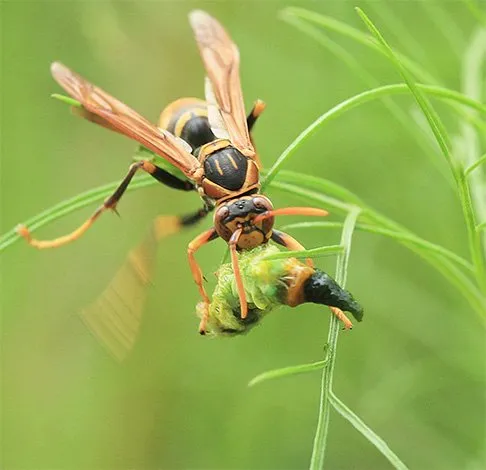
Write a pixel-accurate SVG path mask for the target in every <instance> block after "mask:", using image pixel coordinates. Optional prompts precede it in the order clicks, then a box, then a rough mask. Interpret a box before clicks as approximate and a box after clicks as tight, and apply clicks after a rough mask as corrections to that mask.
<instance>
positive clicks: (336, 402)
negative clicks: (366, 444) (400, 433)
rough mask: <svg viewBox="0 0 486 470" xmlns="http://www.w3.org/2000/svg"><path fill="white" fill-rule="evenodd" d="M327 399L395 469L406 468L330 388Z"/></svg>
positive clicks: (405, 469) (404, 469)
mask: <svg viewBox="0 0 486 470" xmlns="http://www.w3.org/2000/svg"><path fill="white" fill-rule="evenodd" d="M329 401H330V402H331V405H332V406H333V408H334V409H335V410H336V411H337V412H338V413H339V414H340V415H341V416H342V417H343V418H345V419H346V420H347V421H349V423H351V425H352V426H354V427H355V428H356V429H357V430H358V431H359V432H360V433H361V434H363V436H365V437H366V438H367V439H368V441H370V442H371V443H372V444H373V445H374V446H375V447H376V448H377V449H378V450H379V451H380V452H381V453H382V454H383V455H384V456H385V457H386V458H387V459H388V461H389V462H390V463H391V464H392V465H393V467H394V468H396V469H397V470H407V469H408V467H407V466H406V465H405V464H404V463H403V462H402V461H401V460H400V459H399V457H398V456H397V455H396V454H395V453H394V452H393V451H392V450H391V449H390V447H388V444H387V443H386V442H385V441H384V440H383V439H382V438H381V437H380V436H378V434H376V433H375V432H374V431H373V430H372V429H371V428H370V427H369V426H367V425H366V423H365V422H364V421H363V420H362V419H361V418H360V417H359V416H357V415H356V414H355V413H353V412H352V411H351V410H350V409H349V408H348V407H347V406H346V405H345V404H344V403H343V402H342V401H341V400H340V399H339V398H338V397H337V396H336V395H335V394H334V392H333V391H332V390H331V392H330V393H329Z"/></svg>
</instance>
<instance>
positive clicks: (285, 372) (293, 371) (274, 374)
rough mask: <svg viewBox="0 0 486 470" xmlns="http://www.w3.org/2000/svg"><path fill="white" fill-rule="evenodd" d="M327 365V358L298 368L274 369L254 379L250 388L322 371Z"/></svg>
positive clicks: (249, 383)
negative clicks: (267, 382) (270, 381)
mask: <svg viewBox="0 0 486 470" xmlns="http://www.w3.org/2000/svg"><path fill="white" fill-rule="evenodd" d="M326 363H327V358H326V359H323V360H322V361H317V362H311V363H310V364H300V365H298V366H289V367H282V368H281V369H273V370H269V371H266V372H263V373H262V374H259V375H257V376H256V377H253V379H251V380H250V382H248V387H253V386H254V385H257V384H261V383H262V382H266V381H267V380H273V379H280V378H283V377H290V376H292V375H299V374H306V373H307V372H313V371H316V370H321V369H322V368H323V367H324V366H325V365H326Z"/></svg>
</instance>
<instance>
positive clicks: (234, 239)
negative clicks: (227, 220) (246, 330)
mask: <svg viewBox="0 0 486 470" xmlns="http://www.w3.org/2000/svg"><path fill="white" fill-rule="evenodd" d="M242 232H243V229H241V228H240V229H238V230H236V231H235V232H233V235H231V238H230V240H229V242H228V245H229V247H230V253H231V264H232V266H233V274H234V275H235V282H236V289H237V290H238V297H239V299H240V316H241V318H242V319H245V318H246V317H247V315H248V303H247V301H246V292H245V286H244V285H243V279H242V277H241V272H240V265H239V263H238V254H237V251H236V247H237V245H238V239H239V238H240V235H241V234H242Z"/></svg>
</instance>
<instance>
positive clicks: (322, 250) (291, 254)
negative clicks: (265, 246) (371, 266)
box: [263, 245, 344, 260]
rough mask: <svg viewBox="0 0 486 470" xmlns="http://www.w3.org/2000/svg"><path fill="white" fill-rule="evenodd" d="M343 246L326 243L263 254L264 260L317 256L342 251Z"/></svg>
mask: <svg viewBox="0 0 486 470" xmlns="http://www.w3.org/2000/svg"><path fill="white" fill-rule="evenodd" d="M343 250H344V247H343V246H341V245H328V246H321V247H319V248H311V249H310V250H302V251H282V252H281V253H274V254H273V255H267V256H264V257H263V259H265V260H274V259H286V258H299V259H300V258H319V257H320V256H329V255H336V254H339V253H342V252H343Z"/></svg>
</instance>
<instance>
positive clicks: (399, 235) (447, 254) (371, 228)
mask: <svg viewBox="0 0 486 470" xmlns="http://www.w3.org/2000/svg"><path fill="white" fill-rule="evenodd" d="M342 226H343V224H342V223H341V222H298V223H295V224H289V225H284V226H283V227H282V230H292V229H296V228H320V229H321V228H342ZM356 230H360V231H363V232H368V233H376V234H378V235H383V236H385V237H389V238H393V239H394V240H397V241H399V242H410V243H412V244H414V245H417V246H420V247H421V248H424V249H426V250H431V251H434V252H435V253H437V254H440V255H442V256H443V257H444V258H448V259H449V260H451V261H453V262H454V263H457V264H459V265H461V266H462V267H464V268H465V269H467V270H468V271H471V272H474V268H473V266H472V265H471V263H469V262H468V261H466V260H465V259H464V258H462V257H461V256H459V255H457V254H456V253H454V252H452V251H450V250H448V249H446V248H444V247H443V246H440V245H436V244H435V243H431V242H428V241H427V240H424V239H423V238H420V237H417V236H416V235H413V234H411V233H403V232H397V231H395V230H389V229H385V228H382V227H377V226H375V225H368V224H357V225H356Z"/></svg>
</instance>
